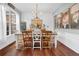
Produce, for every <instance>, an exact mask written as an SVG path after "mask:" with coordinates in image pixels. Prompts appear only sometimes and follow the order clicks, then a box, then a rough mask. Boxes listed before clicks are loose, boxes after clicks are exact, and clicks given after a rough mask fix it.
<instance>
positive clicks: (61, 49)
mask: <svg viewBox="0 0 79 59" xmlns="http://www.w3.org/2000/svg"><path fill="white" fill-rule="evenodd" d="M0 55H1V54H0ZM2 55H3V56H79V54H77V53H75V52H74V51H72V50H71V49H69V48H68V47H66V46H64V45H63V44H62V43H60V42H58V47H57V48H56V49H54V48H52V49H47V48H45V49H42V50H40V49H34V50H32V49H31V48H28V49H23V50H16V47H15V44H13V45H11V46H10V47H8V49H7V51H6V52H5V53H3V54H2Z"/></svg>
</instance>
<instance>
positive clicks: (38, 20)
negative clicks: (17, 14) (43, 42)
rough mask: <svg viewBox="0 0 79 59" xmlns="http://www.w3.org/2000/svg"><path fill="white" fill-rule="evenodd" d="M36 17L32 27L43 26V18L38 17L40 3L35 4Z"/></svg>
mask: <svg viewBox="0 0 79 59" xmlns="http://www.w3.org/2000/svg"><path fill="white" fill-rule="evenodd" d="M35 7H36V8H35V13H34V14H35V18H34V19H33V20H32V23H31V27H32V28H41V27H42V20H41V19H40V18H39V17H38V4H36V5H35Z"/></svg>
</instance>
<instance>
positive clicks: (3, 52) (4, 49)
mask: <svg viewBox="0 0 79 59" xmlns="http://www.w3.org/2000/svg"><path fill="white" fill-rule="evenodd" d="M14 43H15V41H14V42H12V43H11V44H9V45H8V46H6V47H4V48H3V49H1V50H0V56H3V55H4V54H5V53H6V52H7V51H8V50H9V47H10V46H11V45H13V44H14Z"/></svg>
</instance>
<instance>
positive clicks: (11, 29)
mask: <svg viewBox="0 0 79 59" xmlns="http://www.w3.org/2000/svg"><path fill="white" fill-rule="evenodd" d="M15 31H16V14H15V13H14V12H13V11H11V10H6V35H10V34H13V33H15Z"/></svg>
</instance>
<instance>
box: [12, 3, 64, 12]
mask: <svg viewBox="0 0 79 59" xmlns="http://www.w3.org/2000/svg"><path fill="white" fill-rule="evenodd" d="M63 4H64V3H38V12H45V13H46V12H54V11H55V10H56V9H57V8H59V7H60V6H61V5H63ZM13 5H14V6H15V7H16V8H17V9H18V10H19V11H21V12H22V13H25V12H27V13H30V12H34V11H35V10H36V9H35V8H36V4H35V3H15V4H13Z"/></svg>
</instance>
